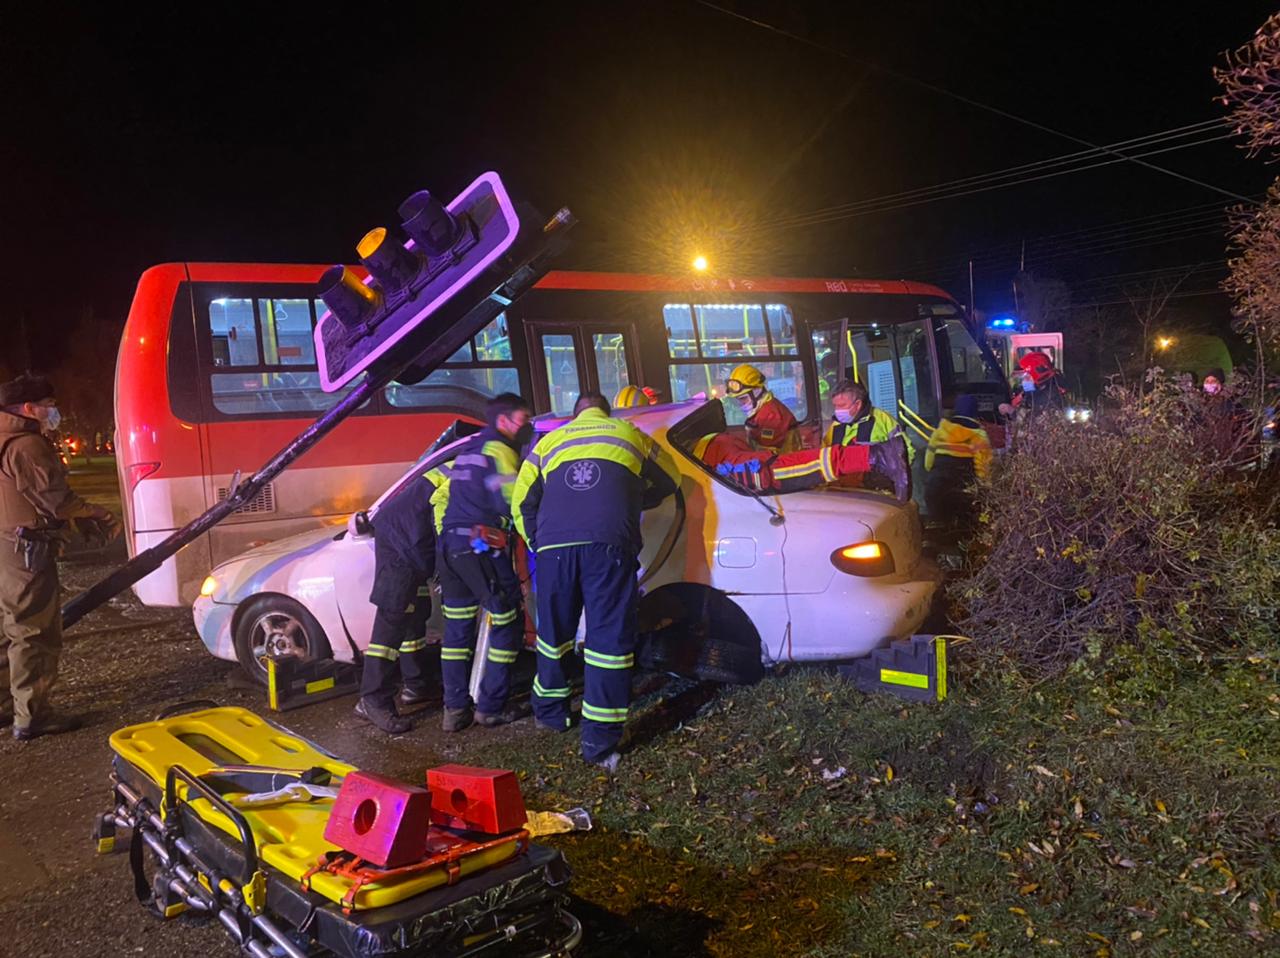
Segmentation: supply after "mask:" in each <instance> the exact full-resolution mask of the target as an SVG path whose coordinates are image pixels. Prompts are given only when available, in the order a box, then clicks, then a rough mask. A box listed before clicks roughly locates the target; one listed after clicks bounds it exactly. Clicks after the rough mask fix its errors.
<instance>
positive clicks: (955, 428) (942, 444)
mask: <svg viewBox="0 0 1280 958" xmlns="http://www.w3.org/2000/svg"><path fill="white" fill-rule="evenodd" d="M938 456H952V457H954V458H956V459H972V460H973V471H974V474H975V475H976V476H977V477H978V478H979V479H985V478H987V476H988V475H990V472H991V441H990V440H989V439H988V438H987V432H986V430H985V429H983V428H982V424H981V423H979V422H978V421H977V420H976V419H970V418H969V417H968V416H956V417H954V418H953V419H944V420H942V422H940V423H938V428H937V429H935V430H934V431H933V435H931V436H930V437H929V448H928V450H927V451H926V452H925V454H924V467H925V469H932V468H933V464H934V462H935V460H936V458H937V457H938Z"/></svg>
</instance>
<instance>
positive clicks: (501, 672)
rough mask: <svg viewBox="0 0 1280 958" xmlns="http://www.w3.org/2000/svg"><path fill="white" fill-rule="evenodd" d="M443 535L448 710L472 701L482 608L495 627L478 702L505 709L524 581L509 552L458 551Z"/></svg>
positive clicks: (519, 636) (443, 667)
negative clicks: (479, 617) (477, 624)
mask: <svg viewBox="0 0 1280 958" xmlns="http://www.w3.org/2000/svg"><path fill="white" fill-rule="evenodd" d="M448 538H449V534H448V533H446V534H445V535H444V536H442V537H441V540H440V541H441V543H442V548H441V552H440V561H439V562H438V563H437V566H436V569H437V572H438V573H439V576H440V601H441V606H442V609H443V611H444V642H443V644H442V645H441V647H440V673H441V678H442V680H443V683H444V705H445V708H450V709H460V708H465V707H466V706H467V705H469V704H470V703H471V695H470V692H469V691H468V686H469V685H470V678H471V659H472V656H474V655H475V647H476V614H477V613H478V612H479V611H480V610H481V609H484V610H485V611H486V612H487V613H488V614H489V621H490V624H491V626H492V628H491V630H490V632H489V654H488V656H487V660H486V662H485V670H484V679H483V680H482V681H481V683H480V694H479V696H478V697H477V700H476V703H475V706H476V709H478V710H479V711H481V712H488V713H494V712H501V711H502V709H503V708H504V707H505V706H506V704H507V694H508V693H509V692H510V690H511V667H512V665H514V664H515V661H516V656H517V655H518V654H519V652H520V646H521V644H522V642H523V640H524V599H523V596H522V595H521V593H520V579H519V578H518V577H517V576H516V572H515V569H514V568H512V565H511V557H510V556H509V555H507V554H506V553H505V552H493V551H490V552H484V553H480V554H477V553H475V552H472V551H471V547H470V545H464V546H463V547H462V548H461V549H459V548H458V547H457V546H456V545H453V544H452V543H451V544H450V545H451V548H444V547H443V543H444V542H445V540H447V539H448Z"/></svg>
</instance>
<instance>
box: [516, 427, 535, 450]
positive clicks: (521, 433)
mask: <svg viewBox="0 0 1280 958" xmlns="http://www.w3.org/2000/svg"><path fill="white" fill-rule="evenodd" d="M512 438H513V441H514V442H515V444H516V445H517V446H520V447H521V448H523V447H525V446H527V445H528V444H529V443H530V442H531V441H532V440H533V423H531V422H527V423H525V424H524V425H523V426H521V427H520V428H519V429H517V430H516V434H515V436H514V437H512Z"/></svg>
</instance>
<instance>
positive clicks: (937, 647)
mask: <svg viewBox="0 0 1280 958" xmlns="http://www.w3.org/2000/svg"><path fill="white" fill-rule="evenodd" d="M933 660H934V662H935V663H936V664H935V666H934V669H935V671H936V672H937V673H938V701H939V702H941V701H942V700H943V699H945V698H946V697H947V640H946V638H945V637H943V636H941V635H940V636H938V637H937V638H936V639H934V640H933Z"/></svg>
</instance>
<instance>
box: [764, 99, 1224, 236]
mask: <svg viewBox="0 0 1280 958" xmlns="http://www.w3.org/2000/svg"><path fill="white" fill-rule="evenodd" d="M1223 125H1224V124H1223V123H1222V121H1220V120H1206V121H1202V122H1200V123H1193V124H1189V125H1188V126H1186V127H1179V128H1176V129H1174V130H1165V131H1161V132H1159V133H1151V134H1148V135H1146V136H1141V137H1134V138H1132V139H1129V140H1123V141H1120V142H1118V143H1113V144H1111V147H1113V148H1116V149H1120V148H1124V149H1138V148H1143V147H1147V146H1155V145H1157V144H1159V143H1167V142H1169V141H1170V140H1179V139H1185V138H1186V137H1188V136H1192V135H1200V134H1203V133H1207V132H1209V131H1210V130H1211V129H1214V128H1217V129H1221V128H1222V127H1223ZM1206 142H1211V141H1206ZM1185 145H1186V146H1195V145H1198V144H1196V143H1188V144H1185ZM1105 154H1106V151H1105V150H1102V149H1096V150H1080V151H1077V152H1075V153H1068V154H1066V155H1064V156H1060V157H1051V158H1049V159H1044V160H1038V161H1036V162H1034V163H1024V164H1021V165H1020V166H1011V167H1008V168H1007V169H1004V170H996V171H994V172H991V173H981V174H977V175H974V176H967V177H962V178H960V179H957V180H950V181H948V182H946V183H939V184H936V185H934V186H924V187H919V188H917V189H913V190H904V191H902V192H900V193H890V194H887V195H885V196H880V197H875V198H872V199H866V200H858V201H855V202H852V203H841V204H839V205H835V206H824V207H820V208H818V209H814V210H810V211H808V212H807V213H797V214H793V215H789V216H779V217H776V218H775V219H773V220H767V221H765V222H764V223H762V224H760V225H762V226H771V225H775V224H778V223H788V222H791V221H798V220H808V219H809V218H811V217H815V216H825V215H827V214H832V213H847V212H853V211H856V210H861V209H864V208H866V207H869V206H875V205H878V204H880V203H883V202H889V201H896V200H904V199H914V198H917V197H923V196H929V195H931V194H937V193H946V192H949V191H951V190H953V189H958V188H960V187H964V186H976V185H980V184H984V183H990V182H995V181H998V180H1004V179H1009V180H1014V181H1017V180H1019V179H1021V178H1022V177H1024V176H1027V175H1029V174H1031V173H1036V172H1043V171H1045V170H1048V169H1053V168H1057V167H1063V166H1070V165H1073V164H1076V163H1081V162H1084V161H1085V160H1089V159H1096V158H1098V157H1100V156H1103V155H1105Z"/></svg>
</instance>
